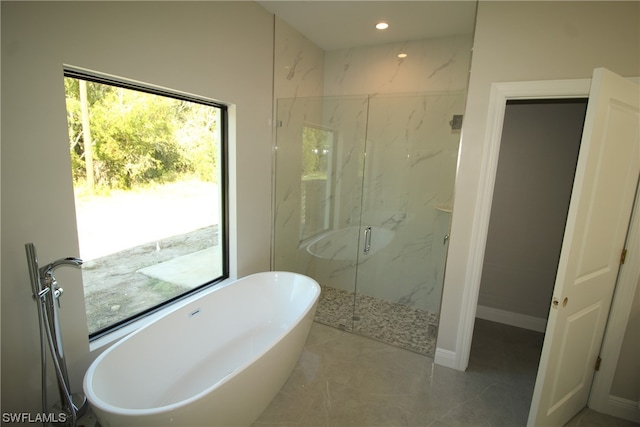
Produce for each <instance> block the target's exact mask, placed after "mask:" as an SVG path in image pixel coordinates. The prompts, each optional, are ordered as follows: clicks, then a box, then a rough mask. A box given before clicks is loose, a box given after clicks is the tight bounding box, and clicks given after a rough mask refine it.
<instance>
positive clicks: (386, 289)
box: [274, 91, 465, 356]
mask: <svg viewBox="0 0 640 427" xmlns="http://www.w3.org/2000/svg"><path fill="white" fill-rule="evenodd" d="M464 97H465V94H464V92H462V91H443V92H425V93H411V94H376V95H367V96H342V97H317V98H301V97H298V98H292V99H278V100H277V112H276V120H277V129H276V161H275V164H276V167H275V170H276V172H275V224H274V268H275V269H276V270H289V271H296V272H300V273H303V274H305V275H308V276H310V277H313V278H314V279H316V280H317V281H318V282H319V283H320V285H321V287H322V294H321V299H320V303H319V306H318V310H317V314H316V320H317V321H318V322H321V323H325V324H328V325H331V326H335V327H338V328H341V329H344V330H347V331H352V332H355V333H359V334H363V335H366V336H369V337H372V338H375V339H378V340H381V341H384V342H387V343H390V344H393V345H397V346H400V347H403V348H406V349H409V350H412V351H416V352H419V353H422V354H427V355H431V356H433V354H434V351H435V338H436V333H437V325H438V317H439V308H440V299H441V294H442V283H443V277H444V267H445V259H446V253H447V244H448V233H449V226H450V220H451V209H452V199H453V189H454V179H455V170H456V162H457V154H458V145H459V139H460V130H459V121H460V116H461V115H462V114H463V110H464Z"/></svg>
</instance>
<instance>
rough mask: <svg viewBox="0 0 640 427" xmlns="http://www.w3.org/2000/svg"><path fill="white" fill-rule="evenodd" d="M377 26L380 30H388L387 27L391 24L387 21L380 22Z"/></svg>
mask: <svg viewBox="0 0 640 427" xmlns="http://www.w3.org/2000/svg"><path fill="white" fill-rule="evenodd" d="M376 28H377V29H379V30H386V29H387V28H389V24H387V23H386V22H378V23H377V24H376Z"/></svg>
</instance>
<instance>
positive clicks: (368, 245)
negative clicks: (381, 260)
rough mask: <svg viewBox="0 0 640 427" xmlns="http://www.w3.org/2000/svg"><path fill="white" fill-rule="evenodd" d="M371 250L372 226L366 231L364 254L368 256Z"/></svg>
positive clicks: (366, 228)
mask: <svg viewBox="0 0 640 427" xmlns="http://www.w3.org/2000/svg"><path fill="white" fill-rule="evenodd" d="M370 250H371V226H370V225H368V226H367V227H365V229H364V253H365V254H368V253H369V251H370Z"/></svg>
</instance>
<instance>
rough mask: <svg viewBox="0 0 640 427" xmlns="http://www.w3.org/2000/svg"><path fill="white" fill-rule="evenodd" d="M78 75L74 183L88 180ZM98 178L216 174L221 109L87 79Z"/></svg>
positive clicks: (72, 96) (69, 87) (70, 97)
mask: <svg viewBox="0 0 640 427" xmlns="http://www.w3.org/2000/svg"><path fill="white" fill-rule="evenodd" d="M78 87H79V83H78V80H77V79H73V78H65V91H66V102H67V123H68V128H69V145H70V152H71V162H72V168H73V178H74V182H75V183H78V182H80V181H82V180H84V179H86V173H87V172H86V162H85V160H86V159H85V151H86V150H85V148H86V147H85V141H84V135H83V128H82V114H81V102H80V95H79V88H78ZM87 98H88V104H89V114H90V130H91V139H92V141H93V150H92V151H93V164H94V166H93V167H94V179H95V182H96V185H98V186H99V187H101V188H107V189H117V188H120V189H129V188H132V187H135V186H140V185H145V184H149V183H154V182H167V181H171V180H174V179H177V178H179V177H181V176H184V175H190V176H193V175H196V176H198V177H200V178H201V179H202V180H207V181H212V180H214V179H215V176H216V174H215V167H216V164H217V159H216V157H217V152H218V147H219V131H218V122H217V119H218V117H219V115H218V109H217V108H215V107H211V106H206V105H201V104H197V103H193V102H188V101H183V100H178V99H174V98H168V97H164V96H159V95H152V94H148V93H144V92H138V91H134V90H129V89H123V88H120V87H114V86H108V85H104V84H99V83H93V82H88V83H87Z"/></svg>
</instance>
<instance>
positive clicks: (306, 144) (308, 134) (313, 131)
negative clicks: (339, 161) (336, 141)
mask: <svg viewBox="0 0 640 427" xmlns="http://www.w3.org/2000/svg"><path fill="white" fill-rule="evenodd" d="M331 137H332V134H331V132H330V131H327V130H323V129H319V128H316V127H310V126H305V127H303V128H302V176H303V178H307V179H318V178H319V179H326V178H327V172H328V167H329V157H330V156H331V149H332V147H331V145H332V141H331Z"/></svg>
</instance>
